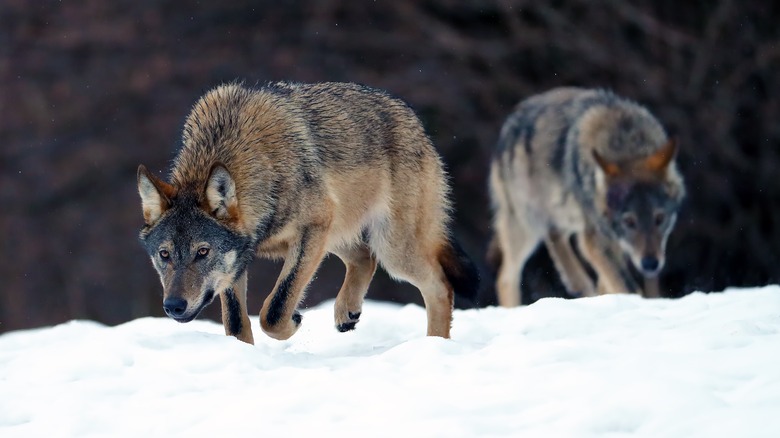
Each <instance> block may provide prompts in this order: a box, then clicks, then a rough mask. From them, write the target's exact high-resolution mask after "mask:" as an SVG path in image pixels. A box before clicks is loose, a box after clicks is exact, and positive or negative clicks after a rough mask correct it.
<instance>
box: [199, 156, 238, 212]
mask: <svg viewBox="0 0 780 438" xmlns="http://www.w3.org/2000/svg"><path fill="white" fill-rule="evenodd" d="M206 202H207V204H208V208H209V213H211V214H212V215H213V216H214V217H216V218H217V219H237V218H238V198H236V183H235V181H233V177H232V176H230V172H228V170H227V168H226V167H225V166H224V165H223V164H222V163H216V164H214V165H213V166H211V172H210V173H209V179H208V182H207V183H206Z"/></svg>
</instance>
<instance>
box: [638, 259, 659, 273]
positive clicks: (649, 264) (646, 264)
mask: <svg viewBox="0 0 780 438" xmlns="http://www.w3.org/2000/svg"><path fill="white" fill-rule="evenodd" d="M660 265H661V263H660V262H659V261H658V258H657V257H654V256H644V257H642V271H643V272H644V273H645V274H648V275H651V274H655V273H656V272H657V271H658V268H659V267H660Z"/></svg>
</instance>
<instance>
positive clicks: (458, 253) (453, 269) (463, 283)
mask: <svg viewBox="0 0 780 438" xmlns="http://www.w3.org/2000/svg"><path fill="white" fill-rule="evenodd" d="M448 243H449V245H447V246H445V248H444V250H443V251H441V252H440V253H439V263H440V264H441V267H442V269H444V275H445V276H446V277H447V281H449V282H450V285H451V286H452V288H453V289H454V292H455V307H456V308H458V309H470V308H473V307H476V306H477V296H478V295H479V283H480V276H479V269H477V266H476V265H475V264H474V262H473V261H472V260H471V258H470V257H469V256H468V254H466V252H465V251H464V250H463V248H462V247H461V246H460V244H459V243H458V241H457V240H455V239H454V238H452V237H450V239H449V242H448Z"/></svg>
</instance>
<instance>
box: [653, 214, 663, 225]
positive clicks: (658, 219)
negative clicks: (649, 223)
mask: <svg viewBox="0 0 780 438" xmlns="http://www.w3.org/2000/svg"><path fill="white" fill-rule="evenodd" d="M665 220H666V215H665V214H663V213H661V212H658V213H656V214H655V215H654V216H653V221H654V222H655V226H656V227H660V226H661V224H663V223H664V221H665Z"/></svg>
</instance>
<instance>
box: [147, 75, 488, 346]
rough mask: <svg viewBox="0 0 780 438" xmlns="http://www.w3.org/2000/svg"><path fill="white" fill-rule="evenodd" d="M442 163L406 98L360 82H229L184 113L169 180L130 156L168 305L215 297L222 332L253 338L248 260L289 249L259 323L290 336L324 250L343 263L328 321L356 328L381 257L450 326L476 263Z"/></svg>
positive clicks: (439, 332)
mask: <svg viewBox="0 0 780 438" xmlns="http://www.w3.org/2000/svg"><path fill="white" fill-rule="evenodd" d="M448 191H449V189H448V184H447V180H446V175H445V172H444V170H443V168H442V163H441V161H440V159H439V156H438V154H437V153H436V151H435V149H434V148H433V145H432V144H431V141H430V140H429V138H428V136H427V135H426V134H425V132H424V130H423V127H422V124H421V123H420V121H419V119H418V118H417V117H416V116H415V114H414V112H413V111H412V110H411V109H410V107H409V106H408V105H407V104H406V103H404V102H403V101H401V100H399V99H397V98H393V97H391V96H389V95H388V94H386V93H385V92H383V91H379V90H376V89H371V88H368V87H365V86H360V85H356V84H342V83H322V84H312V85H306V84H294V83H273V84H268V85H266V86H263V87H261V88H254V89H252V88H247V87H244V86H243V85H239V84H231V85H223V86H220V87H217V88H215V89H213V90H211V91H209V92H208V93H206V94H205V95H204V96H203V97H202V98H201V99H200V100H199V101H198V102H197V103H196V104H195V106H194V107H193V108H192V111H191V113H190V115H189V116H188V118H187V120H186V123H185V125H184V131H183V142H182V146H181V149H180V150H179V152H178V154H177V156H176V158H175V160H174V163H173V167H172V170H171V175H170V182H165V181H163V180H162V179H160V178H157V177H156V176H154V175H153V174H152V173H151V172H149V171H148V170H147V169H146V168H145V167H144V166H140V167H139V168H138V192H139V193H140V195H141V201H142V207H143V216H144V220H145V225H144V227H143V229H142V230H141V233H140V239H141V242H142V243H143V245H144V246H145V248H146V250H147V251H148V253H149V256H150V257H151V259H152V264H153V265H154V267H155V268H156V269H157V272H158V273H159V275H160V279H161V281H162V285H163V308H164V310H165V313H166V314H167V315H169V316H170V317H171V318H173V319H175V320H177V321H179V322H187V321H190V320H192V319H194V318H195V317H196V316H197V315H198V314H199V313H200V311H201V310H202V309H203V308H204V307H205V306H206V305H208V304H209V303H210V302H211V301H212V300H213V299H214V298H215V297H216V296H219V297H220V300H221V303H222V320H223V323H224V326H225V332H226V333H227V334H228V335H233V336H236V337H237V338H238V339H240V340H242V341H245V342H249V343H252V342H253V337H252V330H251V327H250V323H249V319H248V316H247V307H246V293H247V273H246V272H247V265H248V264H249V263H250V262H251V261H252V260H253V258H254V257H255V256H256V255H259V256H261V257H266V258H276V259H279V258H281V259H284V264H283V267H282V271H281V274H280V276H279V279H278V280H277V282H276V285H275V286H274V288H273V291H272V292H271V293H270V294H269V295H268V297H267V299H266V300H265V302H264V303H263V306H262V309H261V311H260V326H261V327H262V329H263V331H264V332H265V333H266V334H268V335H269V336H271V337H273V338H276V339H287V338H289V337H290V336H292V335H293V334H294V333H295V332H296V330H297V329H298V327H299V326H300V324H301V314H300V313H299V312H298V310H297V306H298V304H299V303H300V302H301V300H302V299H303V296H304V290H305V288H306V286H307V284H308V283H309V281H310V280H311V279H312V276H313V275H314V273H315V271H316V270H317V268H318V266H319V264H320V261H321V260H322V259H323V257H324V256H325V255H326V254H328V253H331V254H335V255H336V256H338V257H339V258H340V259H341V260H342V261H343V262H344V264H345V265H346V267H347V271H346V278H345V279H344V283H343V285H342V286H341V289H340V290H339V292H338V295H337V297H336V304H335V323H336V327H337V329H338V330H340V331H347V330H351V329H353V328H354V327H355V324H356V323H357V322H358V318H359V317H360V313H361V308H362V304H363V298H364V296H365V294H366V291H367V289H368V285H369V282H370V281H371V278H372V276H373V275H374V271H375V270H376V267H377V263H379V264H381V265H382V266H383V267H384V268H385V269H386V270H387V271H388V273H389V274H390V275H391V276H393V277H394V278H396V279H401V280H405V281H408V282H410V283H411V284H413V285H414V286H416V287H417V288H418V289H419V290H420V292H421V293H422V297H423V300H424V302H425V307H426V310H427V315H428V335H431V336H442V337H449V335H450V325H451V319H452V309H453V298H454V296H453V294H458V295H459V296H462V297H465V298H467V299H468V300H472V301H473V300H474V299H475V298H476V292H477V285H478V274H477V270H476V268H475V267H474V265H473V264H472V263H471V261H470V260H469V258H468V257H467V256H466V255H465V254H464V252H463V251H462V250H461V249H460V247H459V246H458V245H457V244H456V243H455V242H454V240H453V238H452V237H451V235H450V232H449V229H448V228H449V222H450V218H449V214H450V202H449V200H448V196H449V193H448Z"/></svg>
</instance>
